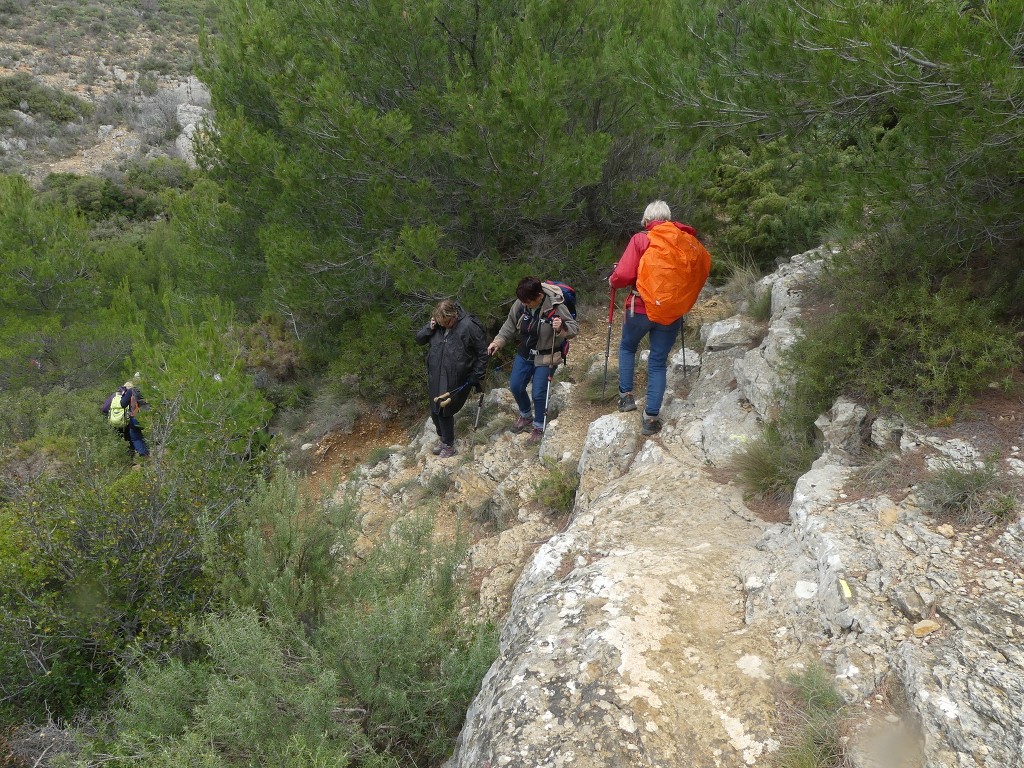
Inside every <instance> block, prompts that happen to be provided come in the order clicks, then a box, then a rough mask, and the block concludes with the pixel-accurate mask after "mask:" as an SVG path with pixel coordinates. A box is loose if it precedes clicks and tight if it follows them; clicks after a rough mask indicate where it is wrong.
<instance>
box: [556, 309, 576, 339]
mask: <svg viewBox="0 0 1024 768" xmlns="http://www.w3.org/2000/svg"><path fill="white" fill-rule="evenodd" d="M555 308H556V311H557V312H558V316H559V317H560V318H562V327H561V329H560V330H559V331H558V338H560V339H572V338H575V337H576V336H577V335H578V334H579V332H580V324H579V322H578V321H577V320H576V318H575V317H573V316H572V312H570V311H569V308H568V307H567V306H565V304H556V305H555Z"/></svg>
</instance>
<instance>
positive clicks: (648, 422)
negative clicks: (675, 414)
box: [641, 413, 661, 437]
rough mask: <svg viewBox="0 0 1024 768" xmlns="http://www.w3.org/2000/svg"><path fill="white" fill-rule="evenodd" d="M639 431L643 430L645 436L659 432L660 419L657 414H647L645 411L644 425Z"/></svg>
mask: <svg viewBox="0 0 1024 768" xmlns="http://www.w3.org/2000/svg"><path fill="white" fill-rule="evenodd" d="M641 432H643V433H644V435H646V436H647V437H650V436H651V435H656V434H658V433H659V432H661V419H659V418H658V417H657V416H648V415H647V414H646V413H645V414H644V426H643V429H642V430H641Z"/></svg>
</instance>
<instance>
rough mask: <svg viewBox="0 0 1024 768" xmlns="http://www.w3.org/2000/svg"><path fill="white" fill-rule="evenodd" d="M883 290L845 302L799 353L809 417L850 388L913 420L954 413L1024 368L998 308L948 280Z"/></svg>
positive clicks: (818, 323) (794, 354)
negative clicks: (935, 284)
mask: <svg viewBox="0 0 1024 768" xmlns="http://www.w3.org/2000/svg"><path fill="white" fill-rule="evenodd" d="M865 279H870V278H865ZM874 288H875V289H876V290H877V291H879V292H880V295H878V296H875V297H871V299H870V300H864V301H856V302H853V301H843V303H842V304H841V305H840V306H841V308H840V309H837V310H835V311H833V312H830V313H828V314H826V315H823V316H822V317H820V318H818V319H816V320H814V321H813V322H812V323H811V324H810V325H809V327H808V328H807V333H806V335H805V336H804V338H802V339H800V340H799V341H798V342H797V343H796V344H795V345H794V346H793V347H792V350H791V355H790V360H792V362H793V370H794V372H795V373H796V376H797V378H798V380H799V382H798V385H797V388H796V399H797V400H799V401H800V402H801V403H803V405H804V408H805V409H806V410H807V412H808V413H812V412H814V413H820V412H821V411H823V410H824V409H825V408H827V407H828V406H829V405H830V404H831V403H832V401H833V400H834V398H835V397H836V396H837V395H838V394H839V393H840V392H847V393H849V394H852V395H853V396H854V397H857V398H861V399H866V400H868V401H870V402H873V403H876V404H877V405H878V406H880V407H881V408H883V409H885V408H887V409H891V410H894V411H896V412H897V413H899V414H901V415H904V416H907V417H909V418H927V417H932V418H936V417H940V416H944V415H952V414H955V413H956V412H957V411H959V410H960V409H961V408H962V407H963V406H964V405H965V404H966V403H967V402H968V401H969V400H970V398H971V396H972V395H974V394H975V393H976V392H978V391H979V390H980V389H982V388H983V387H985V386H987V385H988V384H989V383H991V382H992V381H993V379H996V378H999V377H1001V376H1002V375H1003V374H1004V373H1005V371H1007V370H1009V369H1011V368H1013V367H1014V366H1016V365H1019V364H1020V360H1021V351H1020V348H1019V346H1018V344H1017V341H1016V339H1015V338H1014V336H1013V333H1012V329H1011V328H1008V327H1006V326H1004V325H1001V324H1000V323H999V322H998V321H997V318H996V314H995V313H996V309H995V307H994V306H993V305H992V304H991V303H990V302H985V301H981V300H977V299H973V298H972V297H971V296H970V295H969V294H968V293H967V291H966V290H964V289H962V288H956V287H954V286H952V285H950V284H948V283H946V284H943V285H942V286H940V287H939V288H938V289H937V290H933V289H932V288H931V287H930V286H929V285H928V284H927V282H924V281H919V282H914V283H911V284H907V283H905V282H903V283H895V284H890V285H889V286H881V285H878V284H877V283H876V284H875V286H874ZM812 418H813V417H812Z"/></svg>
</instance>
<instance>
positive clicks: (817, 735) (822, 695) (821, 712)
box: [772, 665, 846, 768]
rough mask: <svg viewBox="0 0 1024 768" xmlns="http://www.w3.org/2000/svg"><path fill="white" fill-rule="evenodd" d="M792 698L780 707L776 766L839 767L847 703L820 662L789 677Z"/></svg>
mask: <svg viewBox="0 0 1024 768" xmlns="http://www.w3.org/2000/svg"><path fill="white" fill-rule="evenodd" d="M789 687H790V695H791V697H792V699H791V701H790V702H789V703H787V704H786V705H784V707H783V708H782V719H781V722H780V724H779V732H780V735H781V739H780V741H781V742H782V744H781V746H780V748H779V751H778V753H777V754H776V756H775V758H774V759H773V761H772V765H773V766H775V768H841V766H843V765H846V758H845V754H844V751H843V743H844V738H843V737H844V735H845V732H844V729H845V718H846V706H845V703H844V702H843V699H842V697H841V696H840V695H839V693H838V692H837V691H836V689H835V686H834V685H833V684H832V680H831V678H830V676H829V675H828V673H827V672H826V671H825V669H824V668H823V667H821V666H820V665H813V666H810V667H808V668H807V669H806V670H804V671H803V672H800V673H799V674H795V675H793V676H792V677H790V679H789Z"/></svg>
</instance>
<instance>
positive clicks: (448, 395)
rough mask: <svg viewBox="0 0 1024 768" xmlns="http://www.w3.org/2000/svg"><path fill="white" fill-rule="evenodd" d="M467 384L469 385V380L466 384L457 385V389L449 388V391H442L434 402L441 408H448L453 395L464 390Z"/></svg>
mask: <svg viewBox="0 0 1024 768" xmlns="http://www.w3.org/2000/svg"><path fill="white" fill-rule="evenodd" d="M467 386H469V382H468V381H467V382H466V383H465V384H462V385H460V386H458V387H456V388H455V389H452V390H449V391H447V392H442V393H441V394H440V395H438V396H437V397H435V398H434V402H435V403H437V404H438V406H439V407H441V408H447V407H448V406H449V405H451V402H452V396H454V395H457V394H458V393H459V392H461V391H462V390H464V389H465V388H466V387H467Z"/></svg>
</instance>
